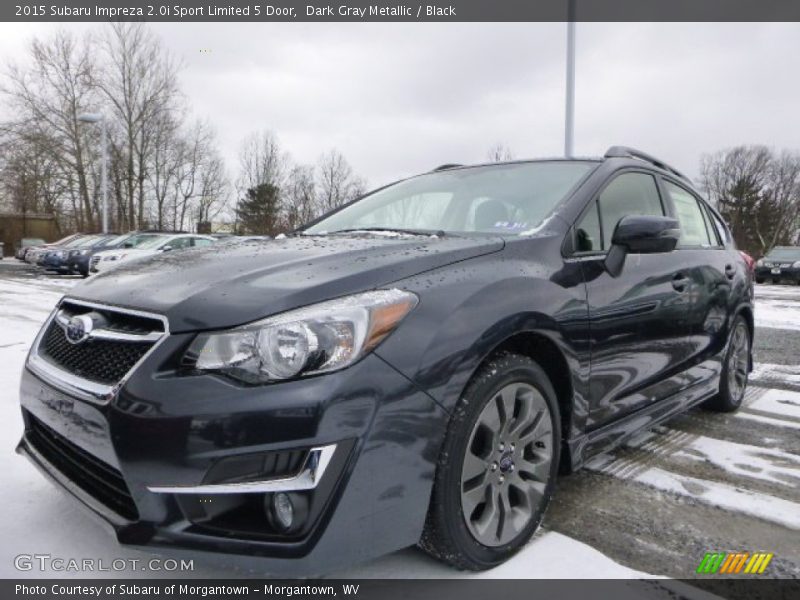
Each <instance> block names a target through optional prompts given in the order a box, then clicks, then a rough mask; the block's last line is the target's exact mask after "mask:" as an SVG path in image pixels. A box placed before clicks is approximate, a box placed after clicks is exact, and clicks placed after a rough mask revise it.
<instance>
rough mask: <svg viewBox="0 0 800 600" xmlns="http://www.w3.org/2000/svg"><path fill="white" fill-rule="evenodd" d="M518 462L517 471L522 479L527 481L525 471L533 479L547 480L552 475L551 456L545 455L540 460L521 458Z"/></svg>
mask: <svg viewBox="0 0 800 600" xmlns="http://www.w3.org/2000/svg"><path fill="white" fill-rule="evenodd" d="M516 462H517V472H518V473H519V477H520V479H522V480H523V481H525V478H524V477H523V473H524V474H525V475H528V477H529V478H530V479H533V481H534V482H535V481H547V478H548V476H549V475H550V457H549V456H543V457H541V459H540V460H529V459H525V458H520V459H519V460H517V461H516Z"/></svg>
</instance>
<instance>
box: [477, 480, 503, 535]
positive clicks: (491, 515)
mask: <svg viewBox="0 0 800 600" xmlns="http://www.w3.org/2000/svg"><path fill="white" fill-rule="evenodd" d="M499 520H500V507H499V506H498V502H497V494H496V493H494V490H491V489H490V490H489V492H488V493H487V498H486V505H485V506H484V508H483V511H482V512H481V516H480V517H478V519H477V520H476V521H473V524H474V526H475V531H476V532H477V533H478V535H480V536H481V538H486V539H492V538H495V537H497V529H498V526H499Z"/></svg>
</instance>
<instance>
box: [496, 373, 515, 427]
mask: <svg viewBox="0 0 800 600" xmlns="http://www.w3.org/2000/svg"><path fill="white" fill-rule="evenodd" d="M518 390H519V386H517V385H509V386H506V387H504V388H503V389H502V390H500V394H499V395H498V404H497V406H498V408H499V409H500V413H501V422H502V425H503V427H502V429H501V433H508V432H509V430H510V428H511V424H512V422H513V421H514V408H515V407H516V404H517V391H518Z"/></svg>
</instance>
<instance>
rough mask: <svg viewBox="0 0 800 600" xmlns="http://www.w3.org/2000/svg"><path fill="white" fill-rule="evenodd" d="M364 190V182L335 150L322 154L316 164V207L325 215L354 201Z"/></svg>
mask: <svg viewBox="0 0 800 600" xmlns="http://www.w3.org/2000/svg"><path fill="white" fill-rule="evenodd" d="M365 190H366V182H365V181H364V180H363V179H362V178H361V177H359V176H358V175H356V174H355V172H354V171H353V168H352V167H351V166H350V163H348V162H347V160H346V159H345V157H344V156H343V155H342V153H341V152H339V151H338V150H336V149H333V150H331V151H329V152H328V153H326V154H323V155H322V156H321V157H320V159H319V162H318V163H317V205H318V210H319V211H320V213H326V212H328V211H331V210H333V209H334V208H337V207H339V206H341V205H342V204H346V203H347V202H350V201H351V200H354V199H356V198H357V197H359V196H360V195H362V194H363V193H364V191H365Z"/></svg>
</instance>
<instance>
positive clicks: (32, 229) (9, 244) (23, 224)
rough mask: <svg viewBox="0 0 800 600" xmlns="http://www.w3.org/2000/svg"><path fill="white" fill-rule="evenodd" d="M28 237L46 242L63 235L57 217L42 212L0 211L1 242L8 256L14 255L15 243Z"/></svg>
mask: <svg viewBox="0 0 800 600" xmlns="http://www.w3.org/2000/svg"><path fill="white" fill-rule="evenodd" d="M26 237H29V238H42V239H43V240H44V241H46V242H53V241H55V240H56V239H58V238H59V237H61V236H60V233H59V231H58V225H57V223H56V219H55V217H53V215H46V214H40V213H4V212H0V242H2V243H3V252H4V254H5V255H6V256H11V255H13V254H14V247H15V245H16V244H17V243H18V242H19V241H20V240H21V239H22V238H26Z"/></svg>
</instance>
